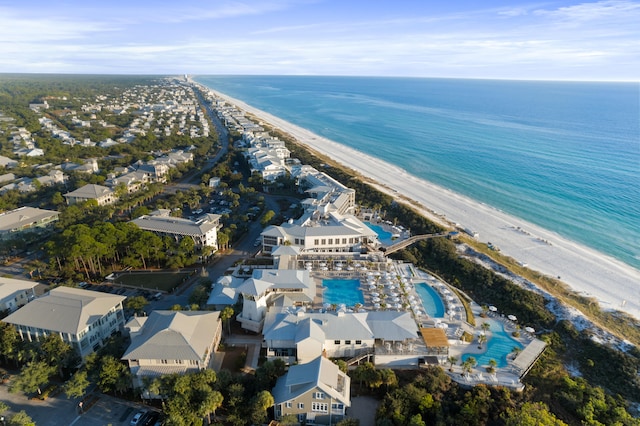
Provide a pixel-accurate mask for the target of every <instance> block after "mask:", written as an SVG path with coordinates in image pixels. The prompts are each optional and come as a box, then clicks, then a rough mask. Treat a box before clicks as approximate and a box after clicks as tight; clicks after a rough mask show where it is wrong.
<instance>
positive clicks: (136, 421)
mask: <svg viewBox="0 0 640 426" xmlns="http://www.w3.org/2000/svg"><path fill="white" fill-rule="evenodd" d="M146 413H147V412H146V411H139V412H137V413H136V415H135V416H133V418H132V419H131V423H129V424H130V425H131V426H138V424H140V421H141V420H142V417H143V416H144V415H145V414H146Z"/></svg>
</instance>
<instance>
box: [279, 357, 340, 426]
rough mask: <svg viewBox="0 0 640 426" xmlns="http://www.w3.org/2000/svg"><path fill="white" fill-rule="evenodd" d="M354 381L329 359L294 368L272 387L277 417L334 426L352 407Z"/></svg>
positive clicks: (318, 358)
mask: <svg viewBox="0 0 640 426" xmlns="http://www.w3.org/2000/svg"><path fill="white" fill-rule="evenodd" d="M350 388H351V378H350V377H349V376H347V375H346V374H345V373H343V372H342V371H340V369H339V368H338V366H337V365H335V364H334V363H333V362H331V361H329V360H328V359H327V358H325V357H322V356H317V357H316V358H315V359H313V360H312V361H310V362H308V363H306V364H298V365H292V366H291V367H289V370H288V371H287V373H286V374H285V375H284V376H282V377H280V378H279V379H278V381H277V382H276V385H275V387H274V388H273V391H272V394H273V399H274V403H275V418H276V420H280V419H282V417H283V416H286V415H290V414H293V415H295V416H297V418H298V421H299V422H300V423H302V424H325V425H331V424H335V423H337V422H338V421H340V420H342V419H343V418H344V416H345V413H346V409H347V407H350V406H351V389H350Z"/></svg>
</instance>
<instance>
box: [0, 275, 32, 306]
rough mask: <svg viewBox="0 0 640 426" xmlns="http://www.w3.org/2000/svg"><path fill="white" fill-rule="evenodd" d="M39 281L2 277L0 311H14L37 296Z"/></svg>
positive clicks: (0, 279)
mask: <svg viewBox="0 0 640 426" xmlns="http://www.w3.org/2000/svg"><path fill="white" fill-rule="evenodd" d="M37 285H38V283H36V282H33V281H26V280H16V279H13V278H4V277H0V311H5V312H9V313H11V312H13V311H15V310H16V309H18V308H20V307H21V306H24V305H26V304H27V303H29V302H30V301H31V300H33V299H34V298H35V297H36V293H35V288H36V286H37Z"/></svg>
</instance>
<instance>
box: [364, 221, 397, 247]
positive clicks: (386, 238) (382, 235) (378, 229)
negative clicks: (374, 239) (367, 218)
mask: <svg viewBox="0 0 640 426" xmlns="http://www.w3.org/2000/svg"><path fill="white" fill-rule="evenodd" d="M364 224H365V225H367V226H368V227H369V228H371V230H372V231H373V232H375V233H376V234H378V240H379V241H380V242H381V243H382V244H384V245H386V246H390V245H391V244H393V240H392V239H391V237H392V236H393V234H392V233H391V232H387V231H385V230H384V229H382V226H380V225H374V224H373V223H370V222H364Z"/></svg>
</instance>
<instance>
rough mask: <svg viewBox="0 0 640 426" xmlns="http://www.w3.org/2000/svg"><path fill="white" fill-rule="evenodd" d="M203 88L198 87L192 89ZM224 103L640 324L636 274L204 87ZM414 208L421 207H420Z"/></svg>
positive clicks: (639, 286) (593, 252) (639, 281)
mask: <svg viewBox="0 0 640 426" xmlns="http://www.w3.org/2000/svg"><path fill="white" fill-rule="evenodd" d="M196 84H198V85H201V84H200V83H196ZM202 86H203V87H205V88H206V89H207V90H209V91H211V92H212V93H215V94H216V95H217V96H219V97H220V98H222V99H225V100H226V101H227V102H229V103H231V104H233V105H235V106H237V107H238V108H240V109H242V110H244V111H246V112H248V113H251V114H253V115H255V116H256V117H258V118H259V119H261V120H263V121H264V122H266V123H269V124H270V125H272V126H273V127H275V128H278V129H280V130H282V131H284V132H285V133H288V134H290V135H291V136H293V137H294V138H295V139H297V140H298V142H299V143H301V144H302V145H305V146H307V147H309V148H310V149H312V150H314V151H316V152H318V153H320V154H323V155H326V156H328V157H330V158H331V159H333V160H334V161H336V162H337V163H339V164H341V165H343V166H345V167H347V168H349V169H352V170H354V171H356V172H357V173H359V174H361V175H362V176H363V178H365V179H368V183H369V184H371V185H372V186H375V187H376V188H377V189H378V190H381V191H382V192H385V193H387V194H389V195H391V196H393V197H394V198H398V197H402V198H406V199H407V200H412V201H413V203H411V205H412V206H413V207H414V208H416V209H418V210H420V212H421V213H422V214H423V215H424V216H426V217H428V218H429V219H431V220H433V221H436V222H438V223H441V224H444V225H446V226H451V225H453V224H459V226H460V227H462V228H469V229H473V230H474V231H475V232H478V233H479V237H478V240H479V241H482V242H484V243H487V242H492V243H493V244H494V245H497V246H498V247H500V249H501V252H502V253H503V254H505V255H507V256H510V257H512V258H514V259H517V260H518V261H520V262H521V263H523V264H524V263H526V264H527V265H528V267H529V268H530V269H532V270H535V271H538V272H540V273H542V274H545V275H549V276H552V277H560V279H561V281H562V282H564V283H566V284H567V285H568V286H569V287H570V288H571V289H572V290H573V291H575V292H576V293H578V294H581V295H583V296H586V297H593V298H595V299H597V300H598V301H599V303H600V306H601V308H602V309H604V310H620V311H623V312H625V313H627V314H629V315H631V316H633V317H635V318H636V319H640V271H639V270H637V269H635V268H633V267H631V266H629V265H627V264H625V263H623V262H621V261H619V260H617V259H614V258H612V257H610V256H608V255H605V254H603V253H600V252H598V251H596V250H594V249H591V248H589V247H586V246H583V245H581V244H578V243H575V242H573V241H570V240H568V239H566V238H564V237H562V236H560V235H558V234H556V233H554V232H551V231H549V230H546V229H544V228H542V227H539V226H537V225H534V224H531V223H529V222H526V221H524V220H522V219H519V218H516V217H514V216H511V215H508V214H506V213H504V212H502V211H500V210H498V209H496V208H493V207H491V206H489V205H486V204H484V203H480V202H477V201H475V200H472V199H470V198H468V197H465V196H462V195H460V194H457V193H454V192H452V191H450V190H448V189H446V188H443V187H440V186H438V185H435V184H433V183H431V182H428V181H425V180H423V179H420V178H417V177H415V176H412V175H410V174H408V173H407V172H406V171H404V170H403V169H401V168H399V167H397V166H394V165H392V164H389V163H386V162H384V161H382V160H380V159H377V158H375V157H372V156H369V155H367V154H364V153H362V152H359V151H357V150H355V149H353V148H350V147H347V146H344V145H341V144H339V143H337V142H334V141H332V140H329V139H326V138H324V137H321V136H318V135H317V134H314V133H313V132H311V131H309V130H306V129H304V128H301V127H299V126H297V125H294V124H292V123H289V122H287V121H285V120H282V119H280V118H278V117H276V116H274V115H272V114H269V113H267V112H265V111H262V110H259V109H257V108H254V107H252V106H250V105H248V104H246V103H245V102H243V101H241V100H238V99H235V98H232V97H230V96H227V95H226V94H224V93H221V92H218V91H216V90H214V89H211V88H209V87H207V86H204V85H202ZM416 204H418V205H419V206H420V207H418V206H417V205H416Z"/></svg>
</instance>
